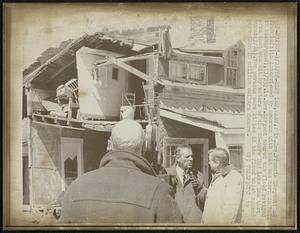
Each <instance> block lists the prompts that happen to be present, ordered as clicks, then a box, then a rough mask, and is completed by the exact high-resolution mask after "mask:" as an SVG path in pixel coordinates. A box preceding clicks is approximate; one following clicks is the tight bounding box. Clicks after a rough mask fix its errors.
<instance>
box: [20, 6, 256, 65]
mask: <svg viewBox="0 0 300 233" xmlns="http://www.w3.org/2000/svg"><path fill="white" fill-rule="evenodd" d="M218 9H219V8H216V7H214V8H212V7H206V6H203V4H198V5H188V4H184V5H178V4H177V5H176V7H175V8H174V4H173V5H170V4H164V5H160V6H159V7H154V4H149V5H144V6H143V7H142V8H141V7H138V5H136V4H134V5H131V6H130V7H126V6H125V5H124V4H115V5H113V6H111V5H108V4H105V5H104V4H93V5H89V4H85V5H82V4H51V5H45V4H34V6H32V5H30V6H25V7H23V8H22V12H16V13H17V14H18V16H19V18H20V20H19V21H16V23H15V24H16V25H15V26H16V28H18V30H20V34H19V35H20V36H21V42H22V47H23V58H24V59H23V68H26V67H28V66H29V65H30V64H31V63H33V62H34V61H35V60H36V58H37V57H38V56H39V55H40V54H41V52H42V51H44V50H46V49H47V48H49V47H57V46H59V44H60V43H61V42H62V41H64V40H67V39H70V38H72V39H76V38H78V37H80V36H81V35H83V33H88V34H92V33H95V32H100V31H102V29H103V27H107V28H108V29H109V30H116V29H118V30H122V29H129V28H140V27H144V28H146V27H149V26H159V25H170V26H171V31H170V33H171V42H172V45H173V46H175V47H180V46H182V45H184V44H186V42H187V40H188V39H189V37H190V34H191V33H190V29H191V16H193V17H195V16H197V17H206V16H208V17H214V18H215V32H216V41H217V44H218V45H229V44H232V43H235V42H236V41H238V40H240V39H242V40H243V41H245V42H246V34H247V31H246V30H247V22H248V20H249V16H248V14H249V12H248V11H247V12H244V14H243V16H241V15H238V13H237V12H236V11H232V10H226V11H222V12H221V11H220V10H218ZM250 18H251V17H250Z"/></svg>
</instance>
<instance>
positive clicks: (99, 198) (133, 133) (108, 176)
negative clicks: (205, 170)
mask: <svg viewBox="0 0 300 233" xmlns="http://www.w3.org/2000/svg"><path fill="white" fill-rule="evenodd" d="M144 140H145V136H144V132H143V129H142V127H141V125H140V124H138V123H137V122H135V121H133V120H122V121H120V122H119V123H117V124H116V125H115V127H114V128H113V130H112V134H111V137H110V145H111V151H110V152H109V153H107V154H106V155H105V156H104V157H103V158H102V160H101V162H100V167H99V169H97V170H95V171H91V172H88V173H86V174H84V175H82V176H80V177H79V178H78V179H77V180H75V181H74V182H73V183H72V184H71V186H70V187H69V188H68V190H67V192H66V195H65V197H64V200H63V205H62V216H61V221H62V222H65V223H93V224H102V223H180V222H182V215H181V213H180V211H179V208H178V206H177V204H176V202H175V201H174V199H173V198H172V197H171V195H170V192H171V190H172V188H171V187H170V186H169V185H168V184H167V183H165V182H164V181H161V179H159V178H158V177H156V176H155V172H154V170H153V168H152V167H151V165H150V163H149V162H148V161H147V160H146V159H145V158H144V157H143V156H142V154H143V145H144Z"/></svg>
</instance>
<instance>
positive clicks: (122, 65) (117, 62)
mask: <svg viewBox="0 0 300 233" xmlns="http://www.w3.org/2000/svg"><path fill="white" fill-rule="evenodd" d="M109 61H110V62H112V63H113V64H115V65H117V66H118V67H120V68H123V69H124V70H126V71H128V72H130V73H132V74H134V75H136V76H138V77H140V78H142V79H143V80H145V81H153V82H156V83H159V84H161V85H164V84H163V82H161V81H160V80H158V79H155V78H152V77H151V76H149V75H147V74H145V73H143V72H141V71H139V70H138V69H136V68H134V67H132V66H130V65H128V64H126V63H125V62H123V61H121V60H119V59H110V60H109Z"/></svg>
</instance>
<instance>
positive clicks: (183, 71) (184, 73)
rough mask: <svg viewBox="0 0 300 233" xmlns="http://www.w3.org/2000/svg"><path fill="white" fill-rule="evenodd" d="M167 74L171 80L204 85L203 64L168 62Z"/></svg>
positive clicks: (205, 80) (204, 67)
mask: <svg viewBox="0 0 300 233" xmlns="http://www.w3.org/2000/svg"><path fill="white" fill-rule="evenodd" d="M169 74H170V79H171V80H176V81H182V82H191V83H197V84H206V82H207V72H206V65H205V64H189V63H184V62H177V61H170V66H169Z"/></svg>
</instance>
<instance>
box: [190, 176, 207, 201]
mask: <svg viewBox="0 0 300 233" xmlns="http://www.w3.org/2000/svg"><path fill="white" fill-rule="evenodd" d="M190 179H191V183H192V187H193V189H194V191H195V194H196V195H198V193H199V192H200V191H201V189H202V187H203V183H204V180H203V179H202V180H199V179H198V178H197V177H196V176H194V175H193V173H192V172H190Z"/></svg>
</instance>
